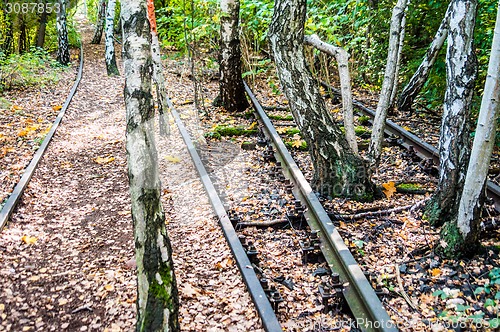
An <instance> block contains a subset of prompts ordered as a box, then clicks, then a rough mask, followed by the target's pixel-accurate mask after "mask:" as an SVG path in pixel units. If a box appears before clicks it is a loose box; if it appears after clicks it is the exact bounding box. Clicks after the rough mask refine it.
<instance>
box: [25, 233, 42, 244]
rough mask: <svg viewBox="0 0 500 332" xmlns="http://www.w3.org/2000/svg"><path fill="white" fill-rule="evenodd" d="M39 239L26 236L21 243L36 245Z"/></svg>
mask: <svg viewBox="0 0 500 332" xmlns="http://www.w3.org/2000/svg"><path fill="white" fill-rule="evenodd" d="M37 240H38V239H37V238H36V237H34V236H33V237H31V236H28V235H24V236H23V237H22V238H21V241H23V242H24V243H26V244H35V243H36V241H37Z"/></svg>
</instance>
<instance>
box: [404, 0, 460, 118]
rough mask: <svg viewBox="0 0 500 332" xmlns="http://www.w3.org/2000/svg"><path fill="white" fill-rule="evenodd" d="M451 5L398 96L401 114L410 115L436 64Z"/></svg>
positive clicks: (445, 32) (444, 35)
mask: <svg viewBox="0 0 500 332" xmlns="http://www.w3.org/2000/svg"><path fill="white" fill-rule="evenodd" d="M451 4H452V2H451V3H450V5H448V9H447V10H446V14H445V15H444V18H443V21H441V25H440V26H439V29H438V30H437V32H436V35H435V36H434V39H433V40H432V43H431V45H430V46H429V49H428V50H427V53H426V54H425V57H424V60H423V61H422V63H421V64H420V66H419V67H418V69H417V71H416V72H415V74H413V76H412V78H411V79H410V81H409V82H408V84H407V85H406V86H405V88H404V89H403V92H401V95H400V96H399V99H398V110H399V111H401V112H405V111H409V112H410V114H411V110H412V108H411V106H412V104H413V101H414V100H415V98H416V97H417V95H418V93H419V92H420V90H422V87H423V86H424V84H425V82H426V81H427V78H428V77H429V72H430V70H431V68H432V66H433V65H434V62H436V59H437V56H438V55H439V51H440V50H441V47H443V44H444V41H445V40H446V37H447V36H448V26H449V23H448V22H449V19H450V9H451Z"/></svg>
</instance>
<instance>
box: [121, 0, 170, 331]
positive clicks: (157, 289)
mask: <svg viewBox="0 0 500 332" xmlns="http://www.w3.org/2000/svg"><path fill="white" fill-rule="evenodd" d="M121 15H122V21H123V34H124V37H125V39H124V44H123V49H124V53H123V54H124V61H123V63H124V72H125V89H124V96H125V106H126V112H127V129H126V138H127V144H126V146H127V162H128V174H129V184H130V197H131V206H132V220H133V223H134V240H135V241H134V243H135V258H136V263H137V324H136V331H137V332H139V331H144V332H146V331H147V332H150V331H151V332H152V331H155V332H156V331H179V322H178V297H177V286H176V280H175V274H174V267H173V261H172V255H171V253H172V248H171V245H170V240H169V238H168V236H167V232H166V229H165V215H164V212H163V207H162V204H161V187H160V180H159V174H158V155H157V152H156V144H155V136H154V120H153V119H154V114H155V112H154V106H153V103H152V95H151V74H152V71H153V68H152V60H151V33H150V28H149V22H148V18H147V10H146V0H122V11H121Z"/></svg>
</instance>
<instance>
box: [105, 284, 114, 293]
mask: <svg viewBox="0 0 500 332" xmlns="http://www.w3.org/2000/svg"><path fill="white" fill-rule="evenodd" d="M104 289H105V290H107V291H110V292H111V291H112V290H114V289H115V287H114V286H113V285H106V286H104Z"/></svg>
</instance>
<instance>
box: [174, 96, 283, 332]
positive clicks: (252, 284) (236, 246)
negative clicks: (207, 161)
mask: <svg viewBox="0 0 500 332" xmlns="http://www.w3.org/2000/svg"><path fill="white" fill-rule="evenodd" d="M167 104H168V106H169V108H170V112H171V113H172V116H173V117H174V120H175V123H176V124H177V128H178V129H179V132H180V133H181V136H182V138H183V140H184V142H185V144H186V146H187V149H188V152H189V154H190V156H191V159H192V161H193V163H194V166H195V167H196V170H197V172H198V174H199V176H200V179H201V182H202V183H203V186H204V187H205V191H206V192H207V194H208V197H209V199H210V203H211V204H212V206H213V208H214V210H215V213H216V214H217V217H218V219H219V224H220V226H221V228H222V231H223V233H224V236H225V237H226V240H227V242H228V244H229V247H230V248H231V251H232V252H233V255H234V257H235V260H236V264H237V265H238V268H239V270H240V272H241V275H242V276H243V280H244V282H245V284H246V285H247V289H248V292H249V293H250V295H251V297H252V300H253V302H254V304H255V307H256V309H257V312H258V313H259V316H260V318H261V321H262V325H263V327H264V329H265V330H266V331H268V332H276V331H282V328H281V326H280V323H279V321H278V318H277V317H276V314H275V313H274V310H273V308H272V306H271V303H270V302H269V300H268V298H267V295H266V293H265V292H264V289H263V288H262V285H261V284H260V281H259V279H258V277H257V275H256V274H255V271H254V269H253V267H252V264H251V262H250V260H249V258H248V256H247V254H246V252H245V249H244V248H243V246H242V244H241V242H240V239H239V238H238V235H237V234H236V232H235V230H234V228H233V225H232V224H231V221H230V220H229V217H228V215H227V212H226V209H225V208H224V205H223V203H222V201H221V199H220V197H219V195H218V194H217V190H216V189H215V187H214V184H213V183H212V180H211V179H210V176H209V175H208V172H207V170H206V168H205V166H204V165H203V162H202V161H201V158H200V156H199V154H198V152H197V151H196V147H195V146H194V144H193V141H192V140H191V137H190V135H189V133H188V131H187V129H186V127H185V126H184V124H183V123H182V120H181V118H180V116H179V113H177V111H176V110H175V108H174V107H173V105H172V102H171V101H170V100H169V99H167Z"/></svg>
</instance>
